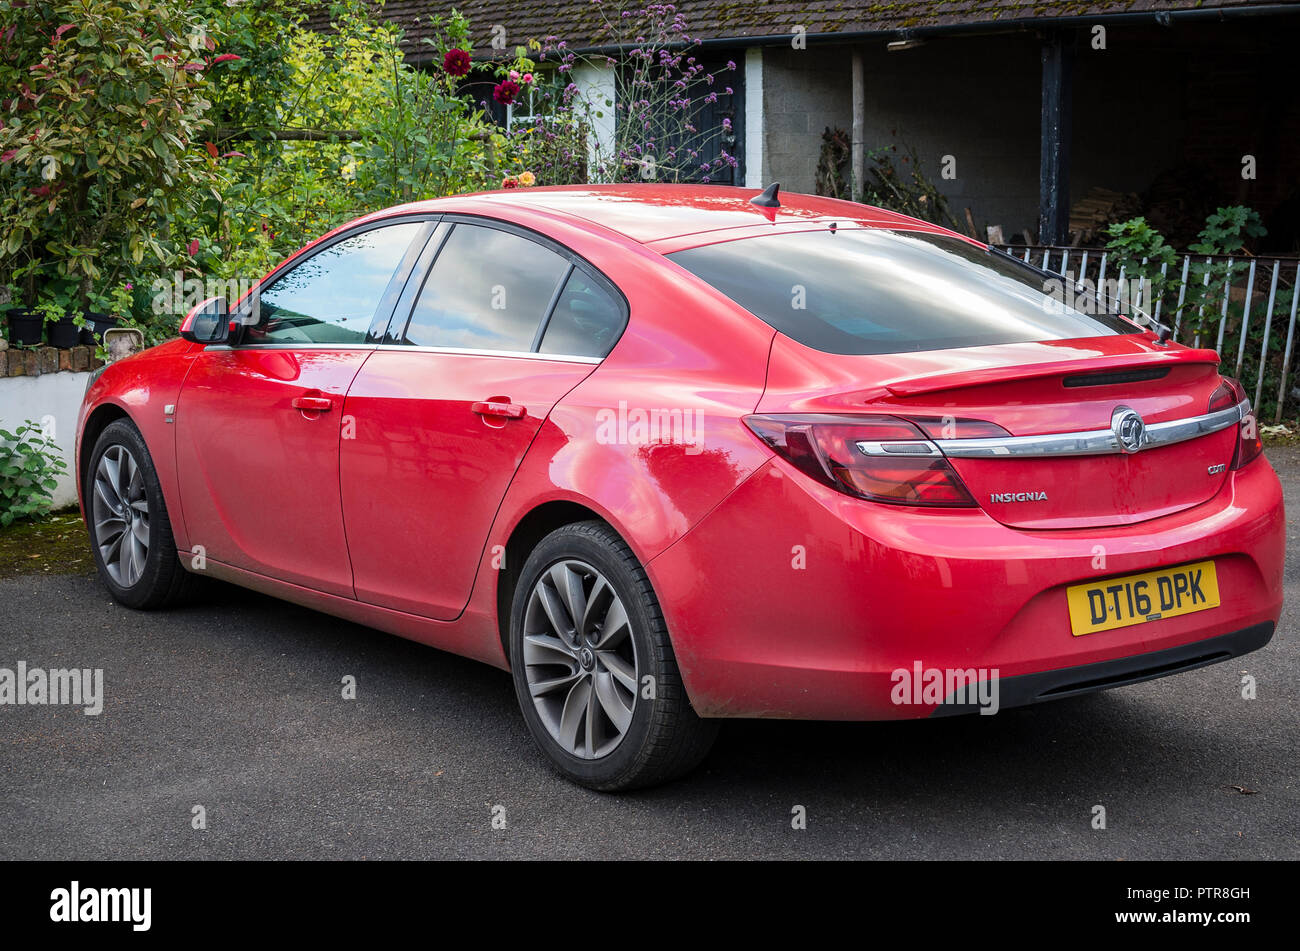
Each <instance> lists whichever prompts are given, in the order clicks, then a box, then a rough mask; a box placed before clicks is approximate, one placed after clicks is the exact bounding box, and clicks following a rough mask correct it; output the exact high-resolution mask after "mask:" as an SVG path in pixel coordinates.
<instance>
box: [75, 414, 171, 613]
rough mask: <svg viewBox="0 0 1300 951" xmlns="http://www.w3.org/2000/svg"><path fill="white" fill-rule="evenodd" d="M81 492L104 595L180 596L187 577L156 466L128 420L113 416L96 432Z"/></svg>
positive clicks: (157, 602)
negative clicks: (179, 557)
mask: <svg viewBox="0 0 1300 951" xmlns="http://www.w3.org/2000/svg"><path fill="white" fill-rule="evenodd" d="M85 493H86V500H85V511H86V527H87V528H88V529H89V532H90V546H91V549H92V551H93V552H94V555H95V565H96V567H97V568H98V569H99V576H100V578H101V580H103V582H104V585H105V587H107V588H108V590H109V593H110V594H112V595H113V597H114V598H115V599H116V600H117V601H119V602H121V603H122V604H125V605H126V606H127V607H131V608H146V609H147V608H157V607H162V606H164V605H167V604H171V603H174V602H175V601H177V600H179V599H180V598H181V597H182V596H183V594H184V593H186V592H187V591H188V590H189V589H190V588H191V586H192V582H191V577H192V576H191V575H190V574H189V573H188V572H187V571H186V570H185V569H184V568H183V567H182V566H181V563H180V561H179V560H178V558H177V554H176V541H175V539H174V538H173V536H172V528H171V522H170V521H169V520H168V518H167V505H166V503H165V502H164V501H163V493H162V486H161V485H160V484H159V482H158V473H157V470H155V469H154V465H153V459H152V458H151V457H150V456H149V450H148V448H147V447H146V446H145V444H144V439H143V437H141V435H140V432H139V430H137V429H136V428H135V426H134V424H132V423H131V422H130V421H128V420H125V419H119V420H115V421H114V422H112V423H109V424H108V425H107V426H105V427H104V431H103V432H102V433H100V435H99V439H98V441H96V443H95V449H94V451H93V453H92V454H91V457H90V466H89V468H88V469H87V472H86V484H85Z"/></svg>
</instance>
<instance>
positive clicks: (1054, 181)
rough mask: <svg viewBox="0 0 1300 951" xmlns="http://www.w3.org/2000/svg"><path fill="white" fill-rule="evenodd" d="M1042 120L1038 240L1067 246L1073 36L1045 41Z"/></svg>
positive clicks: (1063, 33) (1064, 33)
mask: <svg viewBox="0 0 1300 951" xmlns="http://www.w3.org/2000/svg"><path fill="white" fill-rule="evenodd" d="M1041 52H1042V61H1043V120H1042V141H1041V146H1040V152H1039V163H1038V240H1039V241H1041V242H1042V243H1043V244H1065V243H1066V239H1067V238H1068V231H1069V222H1070V123H1071V111H1072V110H1071V101H1072V98H1073V73H1074V35H1073V33H1072V32H1070V31H1068V30H1053V31H1051V32H1050V33H1048V34H1046V35H1045V36H1044V37H1043V40H1042V50H1041Z"/></svg>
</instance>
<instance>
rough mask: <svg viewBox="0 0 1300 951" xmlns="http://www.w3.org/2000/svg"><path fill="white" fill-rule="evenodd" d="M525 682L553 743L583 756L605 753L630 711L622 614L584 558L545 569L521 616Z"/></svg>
mask: <svg viewBox="0 0 1300 951" xmlns="http://www.w3.org/2000/svg"><path fill="white" fill-rule="evenodd" d="M523 659H524V668H525V678H526V680H527V683H528V689H529V693H530V694H531V696H532V699H533V704H534V705H535V706H536V708H537V714H538V716H539V717H540V718H541V721H542V723H543V724H544V725H545V727H546V729H547V731H548V732H549V733H550V735H551V738H552V739H553V740H554V741H555V742H556V743H557V744H558V745H559V746H560V748H561V749H563V750H564V751H565V752H566V753H569V754H571V755H573V756H577V757H579V758H581V759H598V758H600V757H602V756H607V755H609V753H611V752H612V751H613V750H614V748H615V747H617V746H618V744H619V743H620V742H621V741H622V740H623V737H624V736H625V735H626V734H627V730H628V727H630V726H631V724H632V714H633V711H634V710H635V707H636V695H637V658H636V644H635V641H634V639H633V637H632V628H631V622H630V621H629V619H628V614H627V610H626V608H625V606H624V604H623V601H622V599H621V598H619V596H618V593H617V592H616V591H615V590H614V587H613V585H611V584H610V582H609V580H608V579H607V578H605V576H604V575H602V574H601V573H600V572H599V571H597V570H596V569H595V568H593V567H592V566H591V565H589V564H587V563H586V562H583V561H578V560H575V559H567V560H564V561H560V562H558V563H556V564H554V565H552V566H551V567H550V568H548V569H547V570H546V571H544V572H543V573H542V575H541V577H540V578H538V579H537V583H536V584H535V585H534V586H533V590H532V592H531V593H530V595H529V598H528V606H527V608H526V610H525V613H524V632H523Z"/></svg>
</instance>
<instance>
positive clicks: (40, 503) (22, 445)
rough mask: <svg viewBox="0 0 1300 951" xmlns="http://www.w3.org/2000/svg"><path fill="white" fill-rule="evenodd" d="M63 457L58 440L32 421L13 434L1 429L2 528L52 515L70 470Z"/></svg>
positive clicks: (0, 515)
mask: <svg viewBox="0 0 1300 951" xmlns="http://www.w3.org/2000/svg"><path fill="white" fill-rule="evenodd" d="M59 456H60V452H59V448H58V446H56V445H55V444H54V440H53V439H51V438H49V437H48V436H46V435H45V433H44V432H43V431H42V430H41V428H40V426H38V425H37V424H36V423H33V422H32V421H31V420H27V421H26V422H24V423H23V424H22V425H21V426H19V427H18V428H17V429H15V430H14V431H13V432H8V431H7V430H4V429H0V526H2V527H4V528H8V527H9V526H10V525H12V524H13V523H14V521H15V520H16V519H20V518H31V517H32V516H39V515H44V514H46V513H47V512H49V510H50V508H51V507H52V506H53V504H54V494H53V493H54V490H55V488H56V487H57V486H58V481H57V480H58V477H59V476H60V475H63V474H64V473H65V472H67V468H68V467H67V463H65V462H64V461H63V460H62V459H61V458H59Z"/></svg>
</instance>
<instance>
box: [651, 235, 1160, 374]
mask: <svg viewBox="0 0 1300 951" xmlns="http://www.w3.org/2000/svg"><path fill="white" fill-rule="evenodd" d="M668 257H669V258H670V259H671V260H673V261H675V262H676V263H677V264H680V265H681V266H682V267H684V268H686V269H687V270H688V271H690V272H691V273H693V274H695V275H696V276H697V277H699V278H701V279H703V280H704V281H706V282H708V283H709V284H711V285H712V286H713V287H715V288H717V289H718V290H719V291H721V292H722V293H723V294H726V295H727V296H728V297H730V298H731V299H732V300H734V301H735V302H736V303H738V304H740V305H741V306H742V307H744V308H745V309H746V310H748V311H749V312H750V313H752V314H754V315H755V316H757V317H760V318H762V319H763V320H764V321H766V322H767V323H769V324H771V325H772V326H773V327H775V328H776V329H777V330H779V331H780V332H781V333H783V334H786V335H787V336H789V337H793V338H794V339H795V340H797V341H799V342H800V343H802V344H804V345H806V346H809V347H813V348H814V349H817V350H822V351H826V352H829V353H842V354H865V353H901V352H906V351H917V350H944V349H949V348H954V347H980V346H988V345H991V344H1004V343H1024V342H1028V341H1039V340H1070V339H1074V338H1079V337H1098V336H1106V335H1111V334H1128V333H1139V332H1141V328H1140V327H1138V326H1137V325H1136V324H1134V323H1132V322H1131V321H1129V320H1126V319H1124V318H1122V317H1119V316H1118V315H1115V314H1110V313H1106V312H1105V311H1106V307H1105V305H1104V304H1103V303H1099V302H1098V299H1097V297H1096V295H1094V294H1092V293H1085V292H1084V290H1082V289H1080V288H1076V287H1074V286H1072V285H1071V284H1070V282H1069V281H1067V280H1065V279H1063V278H1062V277H1061V276H1060V275H1056V274H1050V273H1048V272H1046V271H1040V270H1039V269H1037V268H1034V267H1031V266H1029V265H1027V264H1025V263H1023V262H1021V261H1018V260H1017V259H1015V258H1013V257H1011V256H1010V255H1008V254H1004V253H1001V252H997V251H986V250H985V249H984V248H981V247H978V246H976V245H973V244H970V243H968V242H966V241H963V240H961V239H959V238H955V237H952V236H949V235H940V234H928V233H925V232H919V231H893V230H885V229H856V228H839V229H835V230H832V229H830V228H827V229H826V230H824V231H805V232H799V233H795V234H776V235H763V236H760V237H754V238H742V239H739V240H734V241H724V242H720V243H717V244H710V245H705V246H703V247H699V248H690V249H688V250H684V251H677V252H675V253H673V254H670V255H668Z"/></svg>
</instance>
